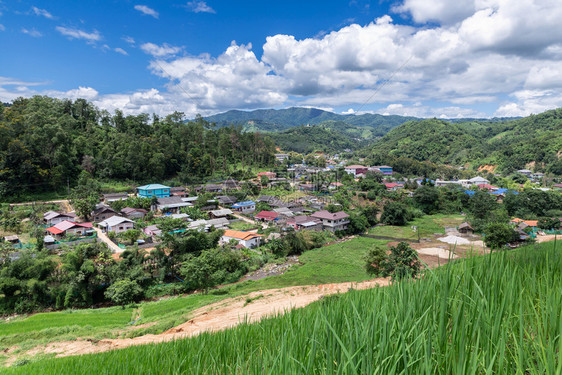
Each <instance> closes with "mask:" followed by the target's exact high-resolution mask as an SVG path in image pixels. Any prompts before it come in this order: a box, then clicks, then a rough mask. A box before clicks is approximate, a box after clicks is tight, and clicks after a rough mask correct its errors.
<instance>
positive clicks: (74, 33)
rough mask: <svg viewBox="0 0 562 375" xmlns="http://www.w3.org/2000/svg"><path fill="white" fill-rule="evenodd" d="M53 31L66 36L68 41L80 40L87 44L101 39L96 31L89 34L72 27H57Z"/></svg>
mask: <svg viewBox="0 0 562 375" xmlns="http://www.w3.org/2000/svg"><path fill="white" fill-rule="evenodd" d="M55 29H56V30H57V31H58V32H59V33H61V34H62V35H64V36H67V37H68V38H69V39H82V40H85V41H87V42H88V43H93V42H97V41H99V40H101V38H102V37H101V34H100V33H99V31H97V30H94V31H92V32H90V33H89V32H86V31H83V30H80V29H76V28H72V27H63V26H57V27H56V28H55Z"/></svg>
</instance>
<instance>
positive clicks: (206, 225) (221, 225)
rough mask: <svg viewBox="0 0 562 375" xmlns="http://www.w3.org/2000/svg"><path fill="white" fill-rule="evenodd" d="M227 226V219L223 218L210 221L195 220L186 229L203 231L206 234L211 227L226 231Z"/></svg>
mask: <svg viewBox="0 0 562 375" xmlns="http://www.w3.org/2000/svg"><path fill="white" fill-rule="evenodd" d="M228 224H229V221H228V219H227V218H224V217H221V218H218V219H211V220H195V221H192V222H191V223H189V225H188V226H187V229H191V230H199V231H201V230H204V231H205V232H208V231H209V230H210V229H211V227H214V228H215V229H228Z"/></svg>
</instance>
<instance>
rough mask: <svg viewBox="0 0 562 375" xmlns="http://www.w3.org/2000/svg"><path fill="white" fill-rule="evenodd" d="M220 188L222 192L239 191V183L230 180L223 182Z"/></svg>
mask: <svg viewBox="0 0 562 375" xmlns="http://www.w3.org/2000/svg"><path fill="white" fill-rule="evenodd" d="M222 186H223V189H224V190H240V183H239V182H238V181H236V180H235V179H232V178H229V179H227V180H225V181H224V182H223V183H222Z"/></svg>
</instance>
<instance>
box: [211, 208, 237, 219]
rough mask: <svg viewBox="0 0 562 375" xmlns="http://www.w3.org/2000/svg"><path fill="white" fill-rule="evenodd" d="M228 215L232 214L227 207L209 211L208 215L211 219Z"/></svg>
mask: <svg viewBox="0 0 562 375" xmlns="http://www.w3.org/2000/svg"><path fill="white" fill-rule="evenodd" d="M228 215H232V210H229V209H228V208H224V209H222V210H212V211H209V216H210V217H211V218H213V219H218V218H219V217H226V218H228Z"/></svg>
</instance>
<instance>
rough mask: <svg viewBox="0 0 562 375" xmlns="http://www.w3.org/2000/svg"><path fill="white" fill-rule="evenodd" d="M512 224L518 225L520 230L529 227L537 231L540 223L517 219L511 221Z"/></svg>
mask: <svg viewBox="0 0 562 375" xmlns="http://www.w3.org/2000/svg"><path fill="white" fill-rule="evenodd" d="M510 223H511V224H515V225H517V227H518V228H519V229H521V230H523V229H526V228H529V227H531V229H536V228H537V225H538V223H539V222H538V220H523V219H519V218H518V217H515V218H513V219H512V220H511V221H510Z"/></svg>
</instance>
